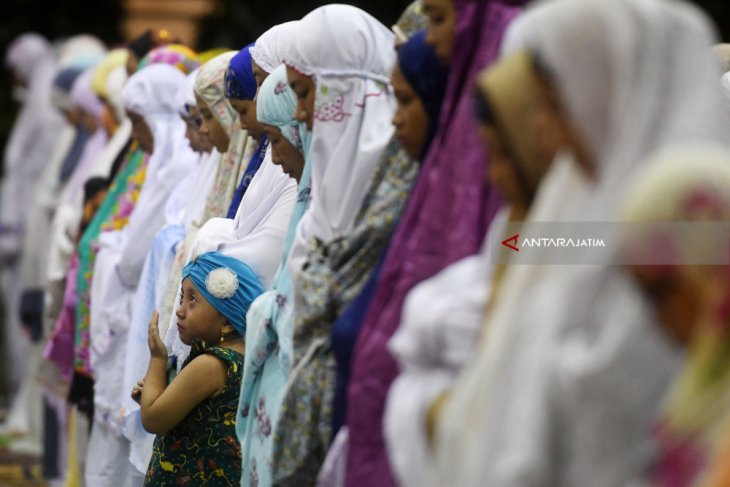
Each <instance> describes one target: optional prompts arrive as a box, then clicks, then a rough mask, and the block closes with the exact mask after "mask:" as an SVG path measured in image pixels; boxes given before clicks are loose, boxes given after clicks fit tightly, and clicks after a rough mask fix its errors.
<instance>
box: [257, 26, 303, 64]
mask: <svg viewBox="0 0 730 487" xmlns="http://www.w3.org/2000/svg"><path fill="white" fill-rule="evenodd" d="M298 25H299V21H296V20H294V21H291V22H284V23H283V24H279V25H275V26H273V27H272V28H271V29H269V30H267V31H266V32H264V33H263V34H261V36H260V37H259V38H258V39H256V44H255V45H254V46H253V47H252V48H251V58H252V59H253V61H254V62H255V63H256V64H258V65H259V66H260V67H261V69H263V70H264V71H266V72H267V73H272V72H273V71H274V70H275V69H276V68H278V67H279V66H280V65H282V64H283V63H284V62H285V61H286V59H287V57H288V55H289V53H290V52H291V49H292V47H293V43H294V33H295V31H296V29H297V27H298Z"/></svg>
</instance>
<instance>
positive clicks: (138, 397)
mask: <svg viewBox="0 0 730 487" xmlns="http://www.w3.org/2000/svg"><path fill="white" fill-rule="evenodd" d="M142 389H144V379H142V380H140V381H137V385H136V386H134V387H133V388H132V400H133V401H134V402H136V403H137V404H139V405H141V404H142Z"/></svg>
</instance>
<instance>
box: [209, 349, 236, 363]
mask: <svg viewBox="0 0 730 487" xmlns="http://www.w3.org/2000/svg"><path fill="white" fill-rule="evenodd" d="M203 356H209V357H217V358H219V359H221V360H224V361H226V362H235V363H238V362H240V361H242V360H243V354H242V353H241V352H238V351H236V350H233V349H231V348H225V347H208V348H206V349H205V350H204V351H203Z"/></svg>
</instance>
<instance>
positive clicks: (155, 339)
mask: <svg viewBox="0 0 730 487" xmlns="http://www.w3.org/2000/svg"><path fill="white" fill-rule="evenodd" d="M159 319H160V314H159V313H158V312H157V311H153V312H152V318H151V319H150V326H149V331H148V334H147V345H148V346H149V347H150V357H152V358H159V359H162V360H165V361H167V347H165V344H164V343H163V342H162V339H161V338H160V329H159V328H158V327H157V322H158V321H159Z"/></svg>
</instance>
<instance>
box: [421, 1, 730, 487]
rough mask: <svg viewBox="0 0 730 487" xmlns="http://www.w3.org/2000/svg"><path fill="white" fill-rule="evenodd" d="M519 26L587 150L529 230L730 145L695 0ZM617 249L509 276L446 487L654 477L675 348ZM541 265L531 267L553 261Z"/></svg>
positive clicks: (574, 217)
mask: <svg viewBox="0 0 730 487" xmlns="http://www.w3.org/2000/svg"><path fill="white" fill-rule="evenodd" d="M514 29H517V30H519V31H520V32H518V33H517V34H514V35H517V37H518V38H519V39H520V41H521V42H523V43H524V44H523V47H527V48H528V49H530V50H531V51H532V52H533V53H534V55H535V56H536V58H537V60H538V61H539V64H540V66H542V67H543V68H544V72H545V73H546V76H545V78H546V80H547V84H548V85H549V86H550V88H551V91H552V92H553V95H554V99H555V100H556V102H555V105H556V107H554V110H546V111H545V112H546V113H547V114H553V115H554V117H553V118H554V120H553V121H555V122H556V123H557V125H556V124H552V125H551V127H552V128H553V129H560V128H565V129H567V130H558V132H559V133H560V135H561V138H560V139H558V140H559V141H560V142H562V143H561V144H560V146H561V147H563V148H564V149H570V150H571V151H572V153H573V154H575V155H574V156H573V157H572V158H571V157H558V158H557V159H556V161H555V162H554V164H553V166H552V168H551V170H550V171H549V173H548V174H547V175H546V179H545V180H544V181H543V184H542V186H541V189H540V191H539V192H538V194H537V198H536V200H535V204H534V205H533V207H532V210H531V212H530V214H529V215H528V223H527V224H526V226H525V227H524V228H523V233H524V234H526V235H529V234H530V232H531V231H532V232H533V233H535V232H539V230H540V229H539V223H538V222H541V221H542V222H555V221H573V222H591V221H593V222H595V221H598V222H607V221H616V220H618V205H617V204H616V201H620V200H621V198H622V196H623V193H624V191H625V188H626V185H627V183H628V182H629V181H631V180H632V178H633V177H634V175H635V174H636V170H637V169H638V168H640V167H641V166H642V161H644V160H645V159H646V158H647V157H648V156H650V155H651V154H652V153H654V152H655V151H657V150H659V149H661V148H662V147H664V146H665V145H667V144H670V143H677V142H680V143H697V142H719V143H721V142H722V141H723V140H725V139H726V137H727V135H726V133H727V127H728V126H730V125H729V123H730V118H728V114H727V113H726V108H725V104H724V103H723V100H722V95H721V92H720V90H719V88H718V85H717V79H718V76H719V69H718V67H717V63H716V61H715V60H714V59H713V58H712V55H711V51H710V46H711V45H712V43H713V39H712V35H711V28H710V25H709V23H708V21H707V20H706V18H705V17H704V16H703V15H701V14H700V13H699V12H698V11H697V10H696V9H694V8H692V7H691V6H689V5H688V4H686V3H684V2H664V1H661V0H615V1H612V2H605V1H602V0H555V1H551V2H539V3H537V4H535V6H534V7H533V8H532V9H531V10H530V11H528V12H527V13H526V14H525V15H524V17H523V18H522V19H521V20H520V21H519V22H517V23H516V24H515V26H514ZM602 231H603V232H605V233H604V235H605V236H606V238H609V237H610V236H611V235H612V232H613V235H615V234H616V230H615V227H608V226H606V225H604V226H603V228H602ZM537 236H539V235H537ZM607 250H608V251H606V252H605V253H603V254H600V259H598V260H594V262H593V264H595V265H586V266H556V265H553V266H551V265H532V266H514V267H512V268H511V269H509V271H508V273H507V275H506V276H505V282H504V285H503V288H502V291H501V295H500V299H499V302H498V303H496V306H495V308H494V310H493V312H492V313H490V315H489V316H488V317H487V321H486V323H485V328H484V329H483V331H482V338H481V341H480V344H479V346H478V351H477V355H476V357H475V359H474V360H473V363H472V364H471V365H470V366H469V368H468V369H467V370H466V371H465V373H464V374H463V376H462V378H461V379H460V380H459V381H458V382H457V384H456V385H455V387H454V389H453V392H452V395H451V399H450V400H449V401H448V402H447V403H446V405H445V409H444V410H443V413H442V415H441V417H440V420H439V424H438V431H437V444H436V452H437V455H436V456H437V463H436V468H437V471H436V472H434V476H433V477H432V478H433V479H434V481H433V483H434V484H435V485H459V486H482V485H490V486H497V487H499V486H541V487H542V486H551V485H555V486H561V487H562V486H565V487H572V486H586V485H590V486H592V487H593V486H597V487H602V486H610V487H614V486H617V485H627V484H629V483H630V482H631V481H632V479H634V478H636V477H637V476H639V475H640V474H641V471H642V469H644V468H645V467H646V465H647V463H648V462H649V461H650V458H648V456H650V453H651V452H647V451H646V448H645V447H646V445H647V443H648V440H649V434H650V429H651V427H652V421H653V419H654V417H655V414H656V411H657V409H658V408H659V406H660V402H661V400H662V399H663V397H664V395H665V394H666V392H667V387H668V385H669V381H670V380H671V378H672V376H673V373H674V372H675V371H676V365H677V363H676V362H677V360H676V359H677V356H676V355H677V350H675V349H673V348H672V347H671V346H670V345H669V343H668V341H666V340H665V339H664V337H663V336H662V335H661V334H660V332H659V331H658V328H657V327H656V325H655V324H654V323H653V319H652V315H651V313H650V312H649V309H648V305H647V303H645V302H644V301H643V298H642V296H641V295H640V294H639V292H638V291H637V289H636V287H635V285H634V284H633V283H632V282H630V280H629V279H628V278H626V277H625V276H624V275H623V274H622V273H621V272H620V269H619V268H617V267H612V266H611V265H610V264H611V262H612V259H613V258H614V255H613V253H612V252H611V251H610V249H607ZM515 256H516V254H515V255H514V256H513V258H515ZM529 256H530V254H529V253H526V252H523V253H521V254H520V258H524V257H528V259H525V260H523V261H521V262H523V263H524V262H528V263H529V262H533V263H536V264H542V263H548V264H549V262H540V260H539V259H541V258H543V257H544V254H541V253H533V257H532V259H533V260H532V261H531V260H529Z"/></svg>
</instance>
